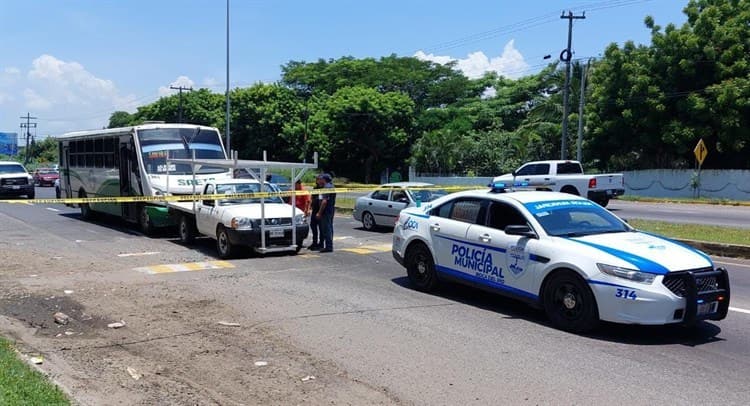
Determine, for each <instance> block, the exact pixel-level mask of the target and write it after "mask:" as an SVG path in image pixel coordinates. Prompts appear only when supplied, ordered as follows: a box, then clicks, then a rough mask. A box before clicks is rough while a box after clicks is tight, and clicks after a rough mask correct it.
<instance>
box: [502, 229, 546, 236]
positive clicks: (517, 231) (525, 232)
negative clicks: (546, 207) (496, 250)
mask: <svg viewBox="0 0 750 406" xmlns="http://www.w3.org/2000/svg"><path fill="white" fill-rule="evenodd" d="M503 231H505V234H508V235H520V236H523V237H529V238H538V237H537V235H536V233H535V232H534V230H532V229H531V227H529V226H506V227H505V230H503Z"/></svg>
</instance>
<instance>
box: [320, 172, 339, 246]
mask: <svg viewBox="0 0 750 406" xmlns="http://www.w3.org/2000/svg"><path fill="white" fill-rule="evenodd" d="M318 182H319V183H318V184H321V183H322V184H323V188H324V189H333V188H334V187H333V178H331V175H329V174H327V173H324V174H323V175H322V176H320V177H319V178H318ZM319 196H320V208H319V209H318V213H317V214H316V215H315V217H317V218H318V220H319V221H320V239H321V244H322V248H321V249H320V252H333V215H334V208H335V206H336V194H335V193H323V194H320V195H319Z"/></svg>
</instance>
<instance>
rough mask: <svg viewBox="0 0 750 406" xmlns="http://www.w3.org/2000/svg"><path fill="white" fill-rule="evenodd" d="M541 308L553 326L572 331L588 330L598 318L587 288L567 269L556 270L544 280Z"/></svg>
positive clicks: (589, 290) (594, 302)
mask: <svg viewBox="0 0 750 406" xmlns="http://www.w3.org/2000/svg"><path fill="white" fill-rule="evenodd" d="M544 310H545V312H546V313H547V317H549V319H550V321H552V323H553V324H554V325H555V326H556V327H558V328H561V329H563V330H567V331H571V332H574V333H583V332H586V331H590V330H592V329H593V328H595V327H596V325H597V324H598V322H599V314H598V311H597V307H596V299H595V298H594V295H593V293H591V289H589V287H588V286H587V285H586V284H585V282H584V281H583V280H581V278H580V277H579V276H578V275H576V274H574V273H572V272H570V271H563V272H559V273H557V274H555V275H553V276H552V277H551V279H550V280H549V281H548V282H547V284H546V287H545V290H544Z"/></svg>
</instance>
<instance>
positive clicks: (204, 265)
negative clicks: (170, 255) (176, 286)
mask: <svg viewBox="0 0 750 406" xmlns="http://www.w3.org/2000/svg"><path fill="white" fill-rule="evenodd" d="M223 268H234V265H232V264H231V263H230V262H227V261H208V262H188V263H184V264H164V265H151V266H143V267H138V268H133V270H134V271H137V272H143V273H147V274H151V275H153V274H162V273H172V272H191V271H203V270H206V269H223Z"/></svg>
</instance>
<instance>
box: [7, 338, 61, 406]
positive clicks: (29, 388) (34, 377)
mask: <svg viewBox="0 0 750 406" xmlns="http://www.w3.org/2000/svg"><path fill="white" fill-rule="evenodd" d="M0 405H70V402H69V401H68V399H67V398H66V396H65V395H64V394H63V392H62V391H61V390H60V389H59V388H58V387H56V386H55V385H53V384H51V383H50V382H49V381H47V379H46V378H45V377H44V376H43V375H42V374H40V373H39V372H37V371H34V370H33V369H32V368H31V367H29V365H27V364H25V363H24V362H23V361H21V360H20V359H19V358H18V354H17V353H16V351H15V350H14V349H13V345H12V343H11V342H10V341H8V340H6V339H4V338H1V337H0Z"/></svg>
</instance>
